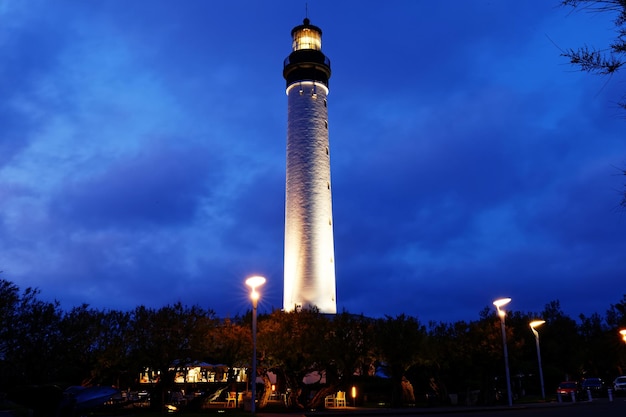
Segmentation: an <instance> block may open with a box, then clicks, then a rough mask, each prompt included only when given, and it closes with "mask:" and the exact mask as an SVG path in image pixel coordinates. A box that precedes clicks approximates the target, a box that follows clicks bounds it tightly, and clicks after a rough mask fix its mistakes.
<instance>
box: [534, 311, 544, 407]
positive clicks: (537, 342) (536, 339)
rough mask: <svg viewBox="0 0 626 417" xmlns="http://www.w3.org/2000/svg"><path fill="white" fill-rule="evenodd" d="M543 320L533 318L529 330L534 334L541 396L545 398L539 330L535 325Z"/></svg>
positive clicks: (542, 322)
mask: <svg viewBox="0 0 626 417" xmlns="http://www.w3.org/2000/svg"><path fill="white" fill-rule="evenodd" d="M545 322H546V321H545V320H534V321H531V322H530V330H532V332H533V334H534V335H535V344H536V345H537V360H538V361H539V380H540V381H541V398H543V399H544V400H545V399H546V391H545V388H544V386H543V369H542V367H541V350H540V349H539V332H538V331H537V329H535V327H539V326H541V325H542V324H544V323H545Z"/></svg>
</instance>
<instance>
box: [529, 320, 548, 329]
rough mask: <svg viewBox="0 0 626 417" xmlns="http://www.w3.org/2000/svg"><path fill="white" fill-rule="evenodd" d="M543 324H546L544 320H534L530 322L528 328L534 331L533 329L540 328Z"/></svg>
mask: <svg viewBox="0 0 626 417" xmlns="http://www.w3.org/2000/svg"><path fill="white" fill-rule="evenodd" d="M545 322H546V321H545V320H535V321H531V322H530V328H531V329H533V330H534V329H535V327H539V326H541V325H542V324H544V323H545Z"/></svg>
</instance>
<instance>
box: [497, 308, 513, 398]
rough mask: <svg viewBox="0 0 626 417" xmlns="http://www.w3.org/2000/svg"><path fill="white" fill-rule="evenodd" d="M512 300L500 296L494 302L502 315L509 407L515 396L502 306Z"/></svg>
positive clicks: (504, 314) (501, 324)
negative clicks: (512, 393) (512, 390)
mask: <svg viewBox="0 0 626 417" xmlns="http://www.w3.org/2000/svg"><path fill="white" fill-rule="evenodd" d="M510 302H511V299H510V298H500V299H497V300H496V301H494V302H493V305H494V306H496V310H497V311H498V316H500V326H501V327H502V345H503V346H504V369H505V372H506V394H507V397H508V400H509V407H512V406H513V397H512V396H511V376H510V375H509V351H508V349H507V348H506V329H505V327H504V318H505V316H506V312H505V311H504V310H502V309H501V308H500V307H503V306H505V305H507V304H508V303H510Z"/></svg>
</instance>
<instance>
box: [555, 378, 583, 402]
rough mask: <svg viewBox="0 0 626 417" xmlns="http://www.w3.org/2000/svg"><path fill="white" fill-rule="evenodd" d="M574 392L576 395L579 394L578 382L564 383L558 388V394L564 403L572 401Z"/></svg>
mask: <svg viewBox="0 0 626 417" xmlns="http://www.w3.org/2000/svg"><path fill="white" fill-rule="evenodd" d="M572 392H573V393H574V395H577V394H578V382H576V381H563V382H561V383H560V384H559V386H558V387H557V388H556V394H557V395H560V396H561V399H562V400H564V401H570V400H571V399H572Z"/></svg>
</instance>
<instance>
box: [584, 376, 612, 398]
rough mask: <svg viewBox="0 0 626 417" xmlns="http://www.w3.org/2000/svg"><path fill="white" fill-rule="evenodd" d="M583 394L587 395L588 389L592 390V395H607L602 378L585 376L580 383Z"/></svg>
mask: <svg viewBox="0 0 626 417" xmlns="http://www.w3.org/2000/svg"><path fill="white" fill-rule="evenodd" d="M580 390H581V391H582V395H583V396H584V395H586V394H587V391H589V392H591V396H592V397H600V396H602V395H606V387H605V386H604V381H602V379H601V378H585V379H583V382H582V383H581V384H580Z"/></svg>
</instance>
